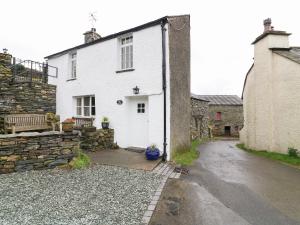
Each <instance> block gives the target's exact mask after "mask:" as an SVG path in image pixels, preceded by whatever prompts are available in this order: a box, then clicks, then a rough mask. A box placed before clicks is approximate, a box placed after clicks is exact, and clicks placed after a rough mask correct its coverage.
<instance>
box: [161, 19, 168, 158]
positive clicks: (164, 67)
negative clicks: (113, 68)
mask: <svg viewBox="0 0 300 225" xmlns="http://www.w3.org/2000/svg"><path fill="white" fill-rule="evenodd" d="M166 23H167V21H166V20H162V22H161V33H162V89H163V94H164V143H163V146H164V149H163V155H162V161H166V160H167V107H166V102H167V91H166V90H167V84H166V83H167V82H166V28H165V25H166Z"/></svg>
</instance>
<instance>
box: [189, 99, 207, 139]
mask: <svg viewBox="0 0 300 225" xmlns="http://www.w3.org/2000/svg"><path fill="white" fill-rule="evenodd" d="M191 114H192V116H191V139H192V140H195V139H197V138H208V137H209V128H208V122H209V116H208V102H207V101H201V100H198V99H195V98H191Z"/></svg>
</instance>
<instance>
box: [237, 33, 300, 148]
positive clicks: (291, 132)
mask: <svg viewBox="0 0 300 225" xmlns="http://www.w3.org/2000/svg"><path fill="white" fill-rule="evenodd" d="M273 47H277V48H288V47H289V42H288V36H280V35H268V36H267V37H265V38H264V39H262V40H260V41H259V42H257V43H256V44H255V46H254V49H255V51H254V67H253V68H252V70H251V71H250V73H249V74H248V77H247V81H246V85H245V88H244V93H243V105H244V118H245V121H244V128H243V129H242V131H241V137H240V140H241V142H243V143H245V144H246V146H247V147H249V148H252V149H256V150H268V151H276V152H281V153H287V151H288V148H289V147H293V148H296V149H300V138H299V137H300V127H299V123H300V117H299V115H300V92H299V89H300V76H299V74H300V65H299V64H298V63H296V62H293V61H291V60H290V59H288V58H285V57H283V56H280V55H278V54H276V53H274V52H272V50H270V49H269V48H273Z"/></svg>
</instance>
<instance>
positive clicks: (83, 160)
mask: <svg viewBox="0 0 300 225" xmlns="http://www.w3.org/2000/svg"><path fill="white" fill-rule="evenodd" d="M90 164H91V159H90V157H89V156H88V155H87V154H85V153H83V152H82V150H81V149H79V148H78V149H77V150H76V157H74V159H73V160H72V161H71V162H70V163H69V165H70V166H71V167H72V168H74V169H82V168H85V167H88V166H89V165H90Z"/></svg>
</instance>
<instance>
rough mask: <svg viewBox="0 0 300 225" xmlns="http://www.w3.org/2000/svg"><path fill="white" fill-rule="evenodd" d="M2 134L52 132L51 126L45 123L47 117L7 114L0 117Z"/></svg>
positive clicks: (41, 115)
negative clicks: (37, 131)
mask: <svg viewBox="0 0 300 225" xmlns="http://www.w3.org/2000/svg"><path fill="white" fill-rule="evenodd" d="M0 118H1V121H2V127H3V130H4V133H6V134H7V133H8V132H9V133H12V134H14V133H15V132H22V131H36V130H41V131H42V130H52V125H51V124H50V125H49V123H48V122H47V116H46V115H43V114H9V115H1V116H0Z"/></svg>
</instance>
